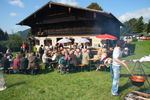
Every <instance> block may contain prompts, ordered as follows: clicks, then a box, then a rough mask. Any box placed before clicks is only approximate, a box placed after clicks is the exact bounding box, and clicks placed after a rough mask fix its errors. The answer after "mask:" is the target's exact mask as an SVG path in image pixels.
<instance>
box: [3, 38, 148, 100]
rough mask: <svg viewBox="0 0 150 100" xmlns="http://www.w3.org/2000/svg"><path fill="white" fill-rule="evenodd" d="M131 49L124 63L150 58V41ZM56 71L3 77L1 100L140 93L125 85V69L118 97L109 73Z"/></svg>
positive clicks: (107, 98)
mask: <svg viewBox="0 0 150 100" xmlns="http://www.w3.org/2000/svg"><path fill="white" fill-rule="evenodd" d="M131 45H132V55H130V56H128V57H126V58H124V59H127V60H132V59H139V58H140V57H142V56H145V55H150V41H141V42H132V43H131ZM133 50H134V52H133ZM144 64H145V65H146V66H148V67H144V70H145V72H146V74H148V75H149V74H150V62H149V63H144ZM133 66H134V64H133V63H131V64H129V68H130V69H132V68H133ZM57 71H58V70H55V71H53V72H49V73H41V74H38V75H23V74H4V77H5V80H6V85H7V89H6V90H4V91H1V92H0V100H122V98H123V97H124V95H126V94H127V93H129V92H131V91H133V90H138V89H139V88H138V87H134V86H132V85H130V86H128V85H126V84H127V82H129V80H128V76H129V75H128V72H127V71H126V70H125V68H124V67H122V71H121V78H120V83H119V91H120V96H117V97H116V96H115V97H114V96H112V95H111V84H112V81H111V79H110V73H109V71H97V72H96V71H95V70H93V71H90V72H77V73H72V74H63V75H60V74H58V73H57ZM149 80H150V78H149ZM141 88H142V87H141Z"/></svg>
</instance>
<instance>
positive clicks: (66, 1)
mask: <svg viewBox="0 0 150 100" xmlns="http://www.w3.org/2000/svg"><path fill="white" fill-rule="evenodd" d="M57 2H59V3H63V4H68V5H73V6H76V5H77V4H78V2H77V1H76V0H57Z"/></svg>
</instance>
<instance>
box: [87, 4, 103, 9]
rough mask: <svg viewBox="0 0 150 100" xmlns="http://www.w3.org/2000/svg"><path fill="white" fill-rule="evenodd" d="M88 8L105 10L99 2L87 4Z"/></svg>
mask: <svg viewBox="0 0 150 100" xmlns="http://www.w3.org/2000/svg"><path fill="white" fill-rule="evenodd" d="M87 8H90V9H95V10H101V11H103V9H102V8H101V7H100V6H99V5H98V4H97V3H94V2H93V3H91V4H90V5H89V6H87Z"/></svg>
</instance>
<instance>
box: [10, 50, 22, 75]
mask: <svg viewBox="0 0 150 100" xmlns="http://www.w3.org/2000/svg"><path fill="white" fill-rule="evenodd" d="M12 69H13V73H18V72H19V70H20V57H19V54H18V53H17V54H16V57H15V58H14V59H13V67H12Z"/></svg>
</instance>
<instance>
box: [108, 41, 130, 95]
mask: <svg viewBox="0 0 150 100" xmlns="http://www.w3.org/2000/svg"><path fill="white" fill-rule="evenodd" d="M123 46H124V42H123V41H122V40H118V41H117V43H116V47H115V48H114V50H113V63H112V70H113V71H112V72H113V77H112V81H113V82H112V89H111V93H112V95H113V96H118V84H119V79H120V70H121V65H123V66H124V67H125V68H126V69H127V70H128V71H129V72H130V70H129V68H128V65H127V64H126V63H124V62H123V61H122V60H121V59H120V58H121V57H122V48H123ZM130 73H131V72H130Z"/></svg>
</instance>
